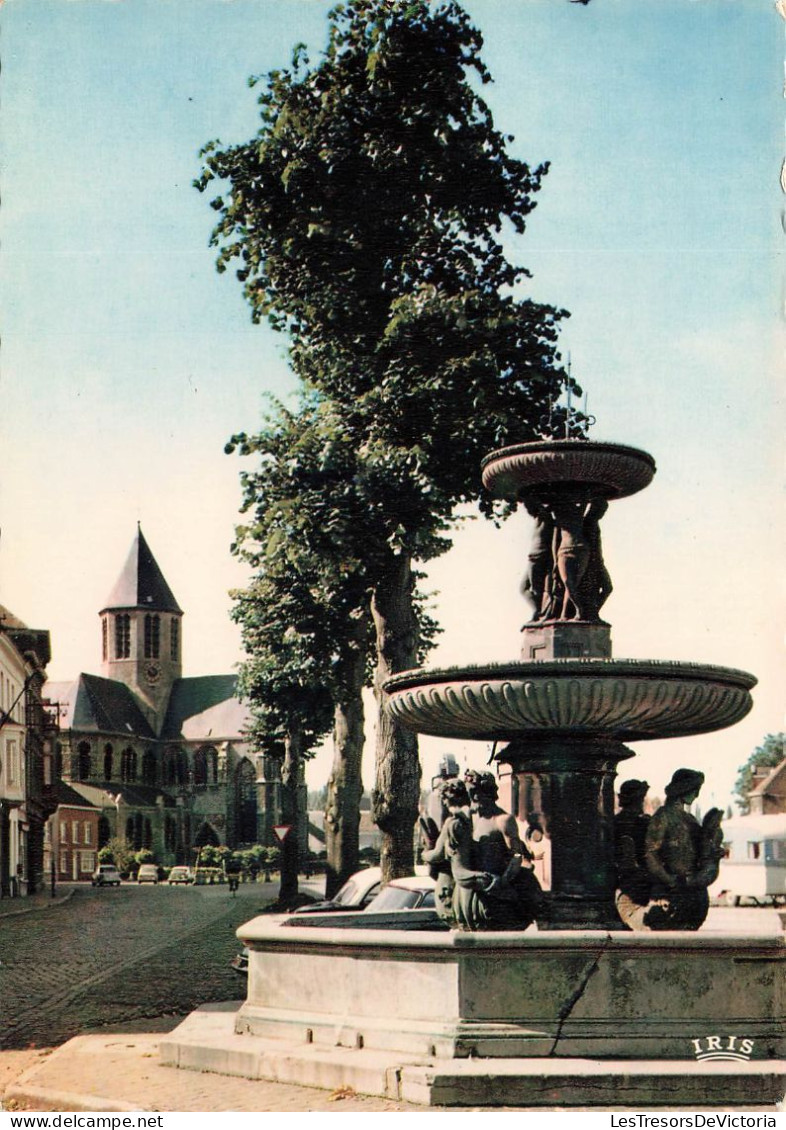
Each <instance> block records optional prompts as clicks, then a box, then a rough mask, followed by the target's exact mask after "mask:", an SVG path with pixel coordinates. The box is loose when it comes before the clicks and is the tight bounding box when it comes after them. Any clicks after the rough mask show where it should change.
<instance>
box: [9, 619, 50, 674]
mask: <svg viewBox="0 0 786 1130" xmlns="http://www.w3.org/2000/svg"><path fill="white" fill-rule="evenodd" d="M0 631H6V632H7V633H8V635H9V636H10V638H11V640H12V641H13V643H14V647H15V648H16V649H17V651H18V652H19V654H20V655H22V656H25V655H26V653H27V652H28V651H32V652H34V653H35V656H36V658H37V660H38V662H39V663H40V664H41V666H42V667H45V666H46V665H47V663H48V662H49V660H50V659H51V658H52V649H51V645H50V642H49V632H48V631H47V630H45V629H43V628H28V626H27V624H25V623H24V622H23V621H22V620H20V619H19V617H18V616H14V614H13V612H11V610H10V609H8V608H6V607H5V605H3V604H0Z"/></svg>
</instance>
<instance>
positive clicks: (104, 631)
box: [101, 616, 109, 663]
mask: <svg viewBox="0 0 786 1130" xmlns="http://www.w3.org/2000/svg"><path fill="white" fill-rule="evenodd" d="M101 658H102V659H103V660H104V662H105V663H106V661H107V659H108V658H109V624H108V623H107V618H106V616H104V617H102V619H101Z"/></svg>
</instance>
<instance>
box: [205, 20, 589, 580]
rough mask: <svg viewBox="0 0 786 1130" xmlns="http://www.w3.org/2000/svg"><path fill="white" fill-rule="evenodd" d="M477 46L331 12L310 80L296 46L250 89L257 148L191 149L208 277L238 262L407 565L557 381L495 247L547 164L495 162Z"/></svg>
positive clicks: (546, 343)
mask: <svg viewBox="0 0 786 1130" xmlns="http://www.w3.org/2000/svg"><path fill="white" fill-rule="evenodd" d="M481 42H482V40H481V37H480V34H479V33H478V32H477V31H476V30H475V29H474V28H472V27H471V25H470V23H469V20H468V17H467V15H466V13H465V12H464V11H463V10H462V9H461V8H460V7H459V5H458V4H455V3H441V4H426V3H415V4H412V3H406V2H404V0H385V2H383V0H367V2H358V3H353V4H349V5H345V6H342V7H339V8H337V9H335V11H334V12H333V13H332V15H331V25H330V39H329V45H328V48H327V51H326V52H325V54H324V55H323V56H322V58H321V61H320V62H319V64H318V65H317V66H315V67H313V68H309V67H308V65H307V59H306V58H305V56H304V55H303V52H302V50H301V49H297V50H296V52H295V56H294V57H293V63H292V66H291V68H290V69H289V70H282V71H276V72H273V73H272V74H271V75H269V76H267V79H266V80H265V89H264V91H263V93H262V94H261V96H260V98H259V103H260V107H261V119H262V124H261V128H260V130H259V133H258V134H257V136H256V137H255V138H253V139H252V140H251V141H249V142H247V143H246V144H244V145H239V146H233V147H230V148H227V149H223V150H222V149H220V148H219V147H218V143H214V144H213V145H211V146H209V147H207V149H206V150H205V158H206V160H205V167H204V170H203V175H202V178H201V179H200V181H199V182H198V184H199V187H200V188H202V189H205V188H207V186H208V185H209V184H212V183H213V182H214V181H216V180H218V181H220V182H223V185H224V187H225V191H224V192H223V194H222V195H220V196H219V197H217V198H216V199H215V200H214V201H213V206H214V207H215V208H216V210H217V211H218V212H219V213H220V217H221V218H220V221H219V223H218V225H217V226H216V228H215V230H214V234H213V242H214V244H215V245H216V246H218V247H219V259H218V265H219V269H220V270H221V269H225V268H226V266H227V265H228V264H229V263H230V262H235V261H237V264H238V267H237V274H238V277H239V279H240V280H241V282H242V283H243V286H244V292H245V295H246V298H247V300H248V302H249V304H250V306H251V310H252V316H253V318H254V319H255V320H257V321H258V320H260V319H262V318H267V319H268V320H269V321H270V322H271V324H272V325H273V326H274V327H275V328H277V329H279V330H285V331H287V333H288V335H289V338H290V341H291V357H292V362H293V366H294V368H295V371H296V372H297V373H298V374H299V375H300V376H301V377H302V378H303V380H304V381H305V382H306V384H307V386H308V387H310V388H314V389H318V390H319V391H320V392H321V393H322V394H323V395H324V396H325V397H327V398H328V399H329V400H330V402H331V404H332V405H333V406H334V408H338V409H340V426H341V428H342V429H344V430H346V431H348V433H349V435H350V437H351V440H350V443H351V446H352V448H353V450H354V451H355V452H356V454H357V457H358V461H359V464H360V466H361V468H362V474H363V487H364V492H365V494H366V495H367V496H368V497H369V500H370V502H371V506H372V509H373V507H374V506H375V505H376V506H378V507H379V508H380V509H381V510H382V512H383V513H384V517H385V521H386V526H387V541H388V545H389V547H390V548H391V549H392V550H393V551H394V552H397V551H402V552H408V553H411V554H413V555H414V556H418V557H420V558H426V557H428V556H430V555H432V553H433V551H434V548H435V547H434V546H433V545H429V539H430V538H431V537H432V536H433V534H434V533H435V531H438V530H439V528H440V524H441V523H443V522H444V521H445V520H449V519H451V518H452V516H453V512H454V507H455V505H456V503H457V502H460V501H465V500H468V499H475V498H476V497H477V494H478V463H479V460H480V458H481V457H482V456H483V455H484V454H486V453H487V452H488V451H489V450H491V449H493V448H495V447H499V446H501V445H503V444H505V443H507V442H509V441H521V440H525V439H528V438H532V437H534V436H535V435H536V434H540V433H541V432H542V431H543V430H544V429H546V427H547V425H546V424H545V422H544V421H546V420H547V418H548V416H549V408H550V405H551V404H552V402H553V401H554V400H555V399H556V397H557V396H558V394H559V392H560V391H561V389H562V388H563V386H564V385H565V384H566V383H567V381H568V378H567V376H566V374H565V373H564V372H563V371H562V369H561V368H560V366H559V358H558V355H557V353H556V335H557V324H558V322H559V320H560V318H561V317H562V316H563V313H564V312H562V311H559V310H556V309H554V308H553V307H549V306H541V305H537V304H535V303H533V302H531V301H529V300H527V299H526V298H521V297H518V294H519V290H520V284H521V283H522V282H523V281H524V279H525V278H526V275H527V272H526V270H525V269H524V268H523V267H520V266H515V265H512V264H510V263H509V262H508V261H507V259H506V257H505V254H504V251H503V245H502V233H503V229H504V228H505V227H508V228H510V229H512V230H513V232H515V233H522V232H523V231H524V229H525V226H526V217H527V215H528V214H529V212H530V211H531V210H532V208H533V207H534V204H535V201H534V196H535V194H536V193H537V191H538V189H539V187H540V183H541V179H542V177H543V175H544V174H545V172H546V166H541V167H539V168H537V169H534V170H532V169H530V167H529V166H528V165H527V164H526V163H525V162H524V161H522V160H520V159H518V158H516V157H513V156H511V155H510V153H509V152H508V147H509V142H510V140H511V139H510V138H509V137H507V136H506V135H503V134H502V133H500V132H499V131H498V130H497V129H496V128H495V126H494V123H493V120H492V116H491V113H490V111H489V109H488V107H487V105H486V104H485V102H484V101H483V100H482V98H481V97H480V95H479V94H478V93H477V90H476V86H477V82H472V81H469V80H468V76H474V78H475V79H476V80H479V81H480V83H481V84H482V83H484V82H487V81H488V80H489V76H488V74H487V73H486V70H485V67H484V66H483V63H482V61H481V59H480V47H481ZM577 391H578V390H577ZM563 415H564V414H563V413H562V412H561V410H556V411H553V412H552V413H551V420H552V428H553V429H554V430H555V431H557V432H559V433H560V434H561V433H562V429H563V426H564V421H563ZM370 516H371V517H376V515H375V514H373V512H372V514H371V515H370Z"/></svg>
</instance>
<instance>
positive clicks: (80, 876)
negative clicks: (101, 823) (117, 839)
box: [44, 781, 100, 882]
mask: <svg viewBox="0 0 786 1130" xmlns="http://www.w3.org/2000/svg"><path fill="white" fill-rule="evenodd" d="M55 797H56V799H57V810H56V811H55V812H54V813H53V815H52V816H50V818H49V820H48V821H47V825H46V833H45V839H44V870H45V872H46V874H47V875H51V874H52V870H51V869H52V862H53V858H54V865H55V870H54V878H55V879H56V880H58V881H63V882H79V881H80V880H87V879H90V878H91V877H92V875H93V872H94V871H95V869H96V865H97V862H98V860H97V853H98V820H99V815H100V813H99V810H98V809H97V808H96V807H95V805H93V804H90V803H89V802H88V801H86V800H85V798H84V797H83V796H82V795H81V794H80V793H78V792H77V791H76V790H75V789H72V788H71V786H70V785H68V784H66V782H65V781H59V782H58V784H57V786H56V789H55ZM53 853H54V855H53Z"/></svg>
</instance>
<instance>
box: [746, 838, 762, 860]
mask: <svg viewBox="0 0 786 1130" xmlns="http://www.w3.org/2000/svg"><path fill="white" fill-rule="evenodd" d="M760 857H761V844H760V843H754V842H750V841H749V842H748V859H759V858H760Z"/></svg>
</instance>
